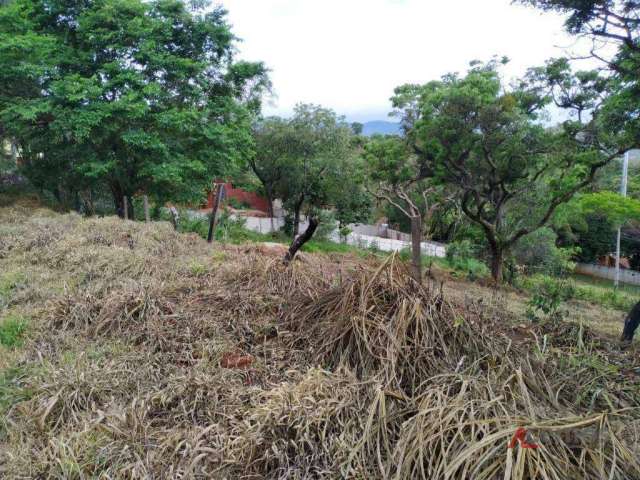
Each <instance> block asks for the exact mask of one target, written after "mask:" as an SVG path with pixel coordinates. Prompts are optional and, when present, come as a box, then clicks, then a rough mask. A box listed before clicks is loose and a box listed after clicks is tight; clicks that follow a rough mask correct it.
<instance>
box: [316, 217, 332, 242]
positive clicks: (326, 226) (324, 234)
mask: <svg viewBox="0 0 640 480" xmlns="http://www.w3.org/2000/svg"><path fill="white" fill-rule="evenodd" d="M317 218H318V221H319V222H320V225H318V229H317V230H316V233H315V235H314V237H315V238H317V239H319V240H328V239H329V236H330V235H331V233H332V232H333V231H334V230H335V229H336V227H337V221H336V215H335V213H334V212H332V211H329V210H320V211H319V212H318V214H317Z"/></svg>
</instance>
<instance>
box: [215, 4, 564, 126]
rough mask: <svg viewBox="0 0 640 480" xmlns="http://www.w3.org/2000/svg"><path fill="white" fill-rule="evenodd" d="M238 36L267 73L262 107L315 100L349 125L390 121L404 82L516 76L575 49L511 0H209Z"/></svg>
mask: <svg viewBox="0 0 640 480" xmlns="http://www.w3.org/2000/svg"><path fill="white" fill-rule="evenodd" d="M214 3H215V4H222V5H224V6H225V8H226V9H227V10H228V11H229V17H228V18H229V22H230V23H231V24H232V25H233V31H234V33H235V34H236V35H237V36H239V37H240V38H241V39H242V42H241V43H239V45H238V48H239V50H240V55H239V56H240V58H242V59H246V60H262V61H264V62H266V64H267V66H268V67H269V68H270V69H271V79H272V81H273V86H274V93H275V95H276V96H275V98H273V99H272V100H270V101H269V102H268V103H267V105H265V108H264V113H265V114H268V115H271V114H277V115H285V116H286V115H289V114H290V113H291V110H292V108H293V106H294V105H295V104H296V103H298V102H305V103H308V102H311V103H318V104H321V105H323V106H326V107H330V108H333V109H334V110H335V111H336V112H338V113H339V114H343V115H346V116H347V118H348V119H349V120H351V121H367V120H387V119H388V117H387V114H388V112H389V110H390V104H389V97H390V96H391V95H392V93H393V89H394V87H396V86H398V85H401V84H403V83H408V82H411V83H425V82H427V81H429V80H433V79H437V78H439V77H440V76H441V75H443V74H445V73H447V72H451V71H458V72H464V70H465V69H466V67H467V65H468V63H469V61H471V60H474V59H480V60H488V59H490V58H491V57H492V56H493V55H498V56H502V55H506V56H508V57H509V58H511V60H512V61H511V63H510V65H509V66H508V68H507V70H506V71H505V74H506V75H507V76H513V75H519V74H521V73H522V72H524V70H525V69H526V68H527V67H529V66H533V65H538V64H542V63H543V62H544V60H545V59H547V58H549V57H552V56H560V55H562V54H563V50H564V49H566V48H572V47H575V46H574V39H572V38H570V37H568V36H567V35H565V34H564V33H563V29H562V19H561V18H560V17H558V16H555V15H553V14H549V13H546V14H543V13H541V12H539V11H536V10H533V9H530V8H525V7H521V6H514V5H511V2H510V0H214Z"/></svg>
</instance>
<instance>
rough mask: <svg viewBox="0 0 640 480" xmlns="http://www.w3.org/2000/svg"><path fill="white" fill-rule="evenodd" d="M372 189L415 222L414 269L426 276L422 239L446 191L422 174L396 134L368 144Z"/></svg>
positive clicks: (417, 275) (418, 277)
mask: <svg viewBox="0 0 640 480" xmlns="http://www.w3.org/2000/svg"><path fill="white" fill-rule="evenodd" d="M364 151H365V154H364V156H365V159H366V161H367V167H368V173H369V175H368V176H369V179H370V182H371V183H372V184H373V185H372V190H371V193H372V194H373V195H374V196H376V197H377V198H378V199H379V200H382V201H385V202H387V203H388V204H390V205H392V206H393V207H395V208H396V209H398V210H399V211H400V212H402V213H403V214H404V215H405V216H406V217H407V218H408V219H410V222H411V246H412V260H411V264H412V272H413V277H414V279H415V280H416V281H417V282H420V281H421V280H422V252H421V243H422V239H423V237H424V236H425V232H426V231H428V226H429V224H430V221H431V218H432V216H433V214H434V212H435V210H436V209H437V208H438V207H440V206H441V205H442V203H443V202H444V200H443V197H444V194H443V191H442V189H441V188H437V187H436V186H435V185H434V184H433V182H432V181H430V180H428V179H426V178H422V177H421V165H420V163H419V162H418V158H417V156H416V155H415V154H414V153H413V152H411V151H410V150H409V148H408V144H407V142H406V141H405V140H404V139H402V138H400V137H394V136H384V137H383V136H375V137H373V138H372V139H371V141H370V142H369V143H368V144H366V145H365V150H364Z"/></svg>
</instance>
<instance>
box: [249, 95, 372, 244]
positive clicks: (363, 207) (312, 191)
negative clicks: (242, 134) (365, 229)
mask: <svg viewBox="0 0 640 480" xmlns="http://www.w3.org/2000/svg"><path fill="white" fill-rule="evenodd" d="M254 136H255V139H256V154H255V156H254V157H252V159H251V160H250V162H249V163H250V166H251V168H252V170H253V171H254V173H255V174H256V176H257V177H258V179H260V181H261V182H262V184H263V186H264V189H265V192H266V193H267V196H268V198H269V200H273V198H275V197H276V196H277V197H279V198H281V199H282V201H283V205H284V207H285V209H286V210H287V212H288V214H289V218H288V219H287V223H286V225H285V230H286V231H288V232H292V233H294V234H297V233H298V231H297V230H298V225H299V220H300V215H301V214H302V213H303V212H306V213H307V214H308V216H310V217H312V218H314V219H316V220H317V219H319V218H320V212H321V210H322V209H323V208H325V207H328V206H334V207H335V211H336V218H337V219H338V221H339V222H341V224H344V223H352V222H357V221H363V220H365V219H367V218H368V216H369V211H370V202H369V200H368V197H367V196H366V195H365V192H364V190H363V188H362V175H361V173H360V171H361V168H360V165H359V163H358V161H357V158H356V156H355V143H354V133H353V131H352V129H351V127H350V125H349V124H347V123H346V122H345V120H344V118H343V117H340V116H338V115H336V113H335V112H333V111H332V110H330V109H326V108H322V107H320V106H318V105H311V104H299V105H297V106H296V108H295V111H294V115H293V117H291V118H290V119H281V118H267V119H264V120H262V121H261V122H259V123H258V124H257V125H256V127H255V128H254ZM321 224H322V222H321ZM322 228H324V227H321V231H322Z"/></svg>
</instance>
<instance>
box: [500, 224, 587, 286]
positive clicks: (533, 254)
mask: <svg viewBox="0 0 640 480" xmlns="http://www.w3.org/2000/svg"><path fill="white" fill-rule="evenodd" d="M556 241H557V235H556V234H555V232H554V231H553V230H552V229H550V228H548V227H543V228H541V229H539V230H536V231H535V232H532V233H530V234H528V235H525V236H524V237H522V238H521V239H520V240H519V241H518V243H516V245H515V246H514V248H513V255H514V257H515V260H516V262H517V263H518V264H519V265H524V266H526V268H527V271H528V272H537V273H548V274H550V275H563V274H566V273H568V272H570V271H572V270H573V268H574V266H575V265H574V263H573V262H572V258H573V257H574V256H575V255H576V254H577V253H578V252H577V251H576V249H575V248H560V247H557V246H556Z"/></svg>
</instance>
